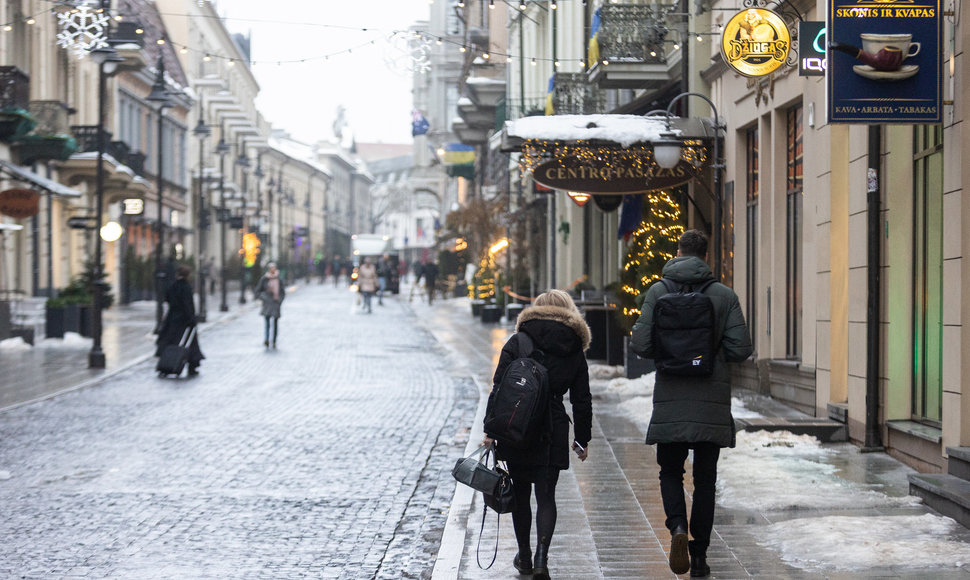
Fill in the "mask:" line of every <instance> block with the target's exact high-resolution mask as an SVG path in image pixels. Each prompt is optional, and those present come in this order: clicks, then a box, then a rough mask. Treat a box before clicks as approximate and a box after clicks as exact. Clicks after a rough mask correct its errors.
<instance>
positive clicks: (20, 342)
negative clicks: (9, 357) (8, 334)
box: [0, 336, 31, 351]
mask: <svg viewBox="0 0 970 580" xmlns="http://www.w3.org/2000/svg"><path fill="white" fill-rule="evenodd" d="M30 349H31V346H30V345H29V344H27V343H26V342H25V341H24V339H23V337H21V336H15V337H13V338H8V339H6V340H0V350H6V351H15V350H30Z"/></svg>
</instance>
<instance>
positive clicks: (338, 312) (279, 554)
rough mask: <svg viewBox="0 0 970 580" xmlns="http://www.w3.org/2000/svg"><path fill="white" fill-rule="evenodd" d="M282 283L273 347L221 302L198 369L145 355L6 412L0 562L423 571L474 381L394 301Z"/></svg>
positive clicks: (1, 421)
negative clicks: (364, 304) (173, 368)
mask: <svg viewBox="0 0 970 580" xmlns="http://www.w3.org/2000/svg"><path fill="white" fill-rule="evenodd" d="M294 288H295V289H294V290H293V291H292V292H291V293H290V294H288V296H287V299H286V302H285V304H284V306H283V317H282V318H281V319H280V337H279V343H278V348H277V349H275V350H273V349H267V348H265V347H264V346H263V342H262V330H263V329H262V326H263V320H262V318H261V317H260V316H259V315H258V309H255V308H253V307H252V305H250V306H248V307H237V306H236V305H235V304H234V305H233V311H236V310H237V308H243V309H246V308H248V310H244V311H243V312H242V313H240V314H239V315H238V316H236V317H233V318H230V319H226V320H225V321H224V322H223V323H220V324H214V325H208V328H206V329H205V331H204V332H203V333H202V334H201V338H200V342H201V346H202V350H203V352H204V353H205V355H206V357H207V358H206V360H204V361H203V363H202V366H201V369H200V375H199V376H198V377H196V378H192V379H187V378H186V377H185V375H184V374H183V375H182V377H181V378H179V379H162V378H158V377H157V376H156V373H155V372H154V363H155V359H153V358H148V359H147V360H143V362H140V363H138V364H136V365H135V366H133V367H131V368H128V369H126V370H124V371H122V372H120V373H118V374H115V375H114V376H111V377H109V378H107V379H106V380H104V381H103V382H101V383H99V384H95V385H93V386H89V387H87V388H84V389H80V390H76V391H73V392H69V393H67V394H64V395H61V396H58V397H56V398H53V399H50V400H46V401H42V402H38V403H35V404H31V405H25V406H21V407H17V408H14V409H10V410H7V411H4V412H3V413H0V472H2V473H3V476H2V477H0V506H2V507H0V509H2V510H3V512H4V514H5V517H4V518H3V519H2V520H0V537H3V538H4V541H3V542H0V577H3V578H12V577H28V578H52V577H53V578H56V577H90V578H291V577H301V578H305V577H311V578H400V577H402V574H404V573H405V572H406V573H407V574H410V575H411V576H412V577H419V576H420V575H421V574H422V573H426V572H428V573H429V572H430V567H431V566H432V565H433V561H434V553H435V552H436V550H437V544H438V539H439V537H440V534H441V529H442V528H443V526H444V521H445V518H446V515H447V510H448V504H449V502H450V500H451V495H452V492H453V490H454V483H453V481H452V482H451V483H450V484H448V485H444V486H439V482H440V481H439V480H440V478H441V476H442V474H445V475H447V473H448V471H449V470H450V465H449V463H450V464H453V463H454V458H455V457H456V456H457V455H460V453H461V450H462V449H463V448H464V444H465V439H464V438H463V434H464V433H466V432H467V426H468V425H469V424H470V422H471V420H472V416H473V415H474V412H475V408H476V406H477V402H478V392H477V391H476V390H474V389H473V388H472V386H471V383H470V382H469V381H468V380H464V379H461V378H457V377H455V376H453V375H452V373H451V372H450V369H449V367H448V357H447V356H445V354H444V351H443V349H442V348H441V347H440V346H438V345H436V344H435V342H434V340H433V339H432V337H431V335H430V334H429V333H428V332H427V331H425V330H423V329H422V328H421V327H420V326H417V325H415V324H414V318H413V315H412V314H411V311H410V310H409V308H407V307H405V306H404V305H403V303H402V302H401V301H398V300H385V304H386V306H383V307H379V308H380V310H379V312H375V314H374V315H372V316H360V315H357V314H355V313H354V312H353V304H354V296H353V295H352V294H350V293H349V292H348V291H347V289H346V287H343V286H342V287H340V288H333V287H331V286H329V285H327V286H320V285H316V284H313V285H309V286H304V287H298V288H297V287H294ZM375 308H377V307H375ZM459 444H460V446H459ZM448 479H450V477H448ZM439 487H440V489H439Z"/></svg>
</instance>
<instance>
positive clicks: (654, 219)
mask: <svg viewBox="0 0 970 580" xmlns="http://www.w3.org/2000/svg"><path fill="white" fill-rule="evenodd" d="M644 204H645V207H644V209H645V210H646V211H647V213H649V214H650V216H649V218H648V217H646V216H644V219H642V220H641V221H640V224H639V225H638V226H637V229H636V230H634V232H633V234H632V237H631V240H632V243H631V244H630V248H629V251H628V252H627V255H626V259H625V261H624V263H623V270H622V272H621V275H620V278H621V282H622V283H621V285H620V292H621V299H620V302H621V314H622V316H623V317H624V318H625V319H627V320H628V321H631V324H632V321H635V320H636V319H637V318H639V316H640V308H639V307H638V305H637V304H636V299H637V297H638V296H639V295H640V294H641V293H643V292H644V291H645V290H646V289H647V287H648V286H650V284H652V283H653V282H655V281H657V280H659V279H660V278H661V277H662V268H663V265H664V264H666V263H667V262H668V261H670V260H671V259H673V258H674V256H675V252H676V248H677V240H678V239H679V238H680V236H681V234H683V233H684V226H683V224H682V223H681V216H680V213H681V212H680V205H679V204H678V203H677V202H676V201H675V200H674V199H673V198H672V197H671V196H670V194H669V193H668V192H667V191H664V190H657V191H651V192H647V193H645V194H644Z"/></svg>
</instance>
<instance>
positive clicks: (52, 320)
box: [44, 306, 66, 338]
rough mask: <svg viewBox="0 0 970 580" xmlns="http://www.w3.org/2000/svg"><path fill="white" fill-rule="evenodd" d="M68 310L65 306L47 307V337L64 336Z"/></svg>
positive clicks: (45, 330)
mask: <svg viewBox="0 0 970 580" xmlns="http://www.w3.org/2000/svg"><path fill="white" fill-rule="evenodd" d="M65 316H66V311H65V308H64V307H63V306H55V307H53V308H51V307H49V306H48V307H47V309H46V310H45V316H44V336H45V337H47V338H64V330H65V329H64V324H65Z"/></svg>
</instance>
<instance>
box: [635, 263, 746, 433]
mask: <svg viewBox="0 0 970 580" xmlns="http://www.w3.org/2000/svg"><path fill="white" fill-rule="evenodd" d="M663 275H664V277H665V278H669V279H671V280H674V281H675V282H678V283H681V284H685V283H686V284H690V285H692V286H697V285H699V284H701V283H703V282H704V281H706V280H710V279H712V278H713V277H714V276H713V274H712V273H711V269H710V267H709V266H708V265H707V263H706V262H704V261H703V260H701V259H700V258H696V257H693V256H685V257H679V258H674V259H673V260H671V261H669V262H667V264H666V265H665V266H664V268H663ZM666 293H667V289H666V287H665V286H664V285H663V283H662V282H659V281H658V282H656V283H654V284H653V285H652V286H650V288H648V289H647V292H646V294H645V297H644V301H643V305H642V306H641V307H640V311H641V314H640V318H639V319H638V320H637V322H636V324H634V325H633V336H632V346H633V351H634V352H636V353H637V354H639V355H640V356H642V357H644V358H653V357H654V352H653V336H652V330H653V307H654V305H655V304H656V303H657V299H658V298H660V297H661V296H663V295H664V294H666ZM704 294H705V295H707V296H708V297H710V299H711V301H712V302H713V303H714V311H715V314H716V325H717V327H716V336H717V337H718V350H717V354H716V356H715V358H714V372H713V374H711V376H709V377H684V376H675V375H670V374H665V373H657V380H656V384H655V385H654V391H653V415H652V416H651V418H650V426H649V427H648V428H647V444H648V445H651V444H654V443H700V442H709V443H714V444H716V445H718V446H720V447H734V442H735V438H734V418H733V417H732V415H731V375H730V373H729V371H728V368H727V363H729V362H741V361H743V360H745V359H747V358H748V357H749V356H751V353H752V351H753V349H752V347H751V338H750V335H749V334H748V327H747V325H746V324H745V323H744V315H743V314H742V313H741V305H740V303H739V302H738V296H737V294H735V293H734V291H733V290H731V289H730V288H728V287H727V286H725V285H723V284H719V283H714V284H711V285H710V286H709V287H708V288H707V290H705V291H704Z"/></svg>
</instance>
